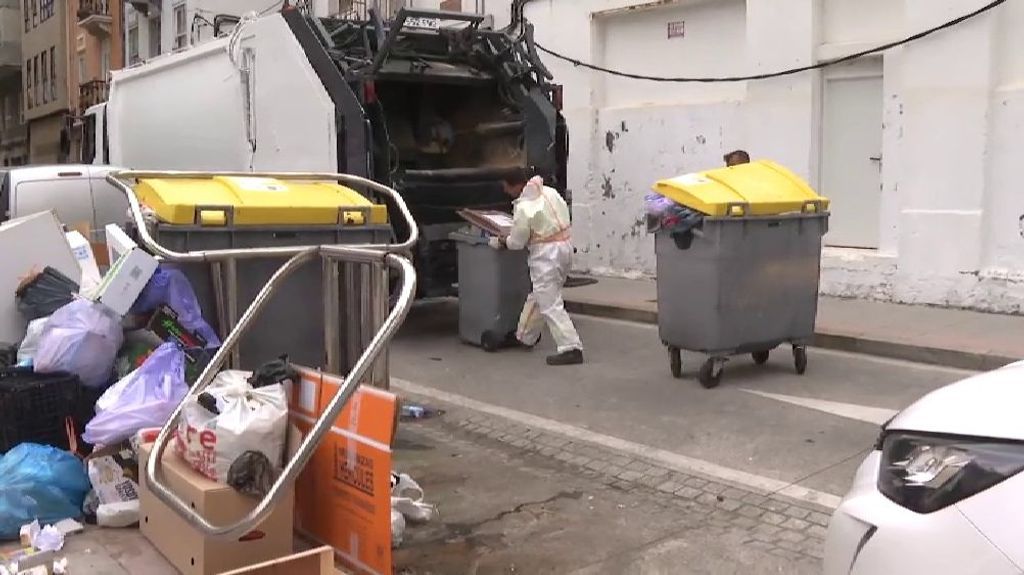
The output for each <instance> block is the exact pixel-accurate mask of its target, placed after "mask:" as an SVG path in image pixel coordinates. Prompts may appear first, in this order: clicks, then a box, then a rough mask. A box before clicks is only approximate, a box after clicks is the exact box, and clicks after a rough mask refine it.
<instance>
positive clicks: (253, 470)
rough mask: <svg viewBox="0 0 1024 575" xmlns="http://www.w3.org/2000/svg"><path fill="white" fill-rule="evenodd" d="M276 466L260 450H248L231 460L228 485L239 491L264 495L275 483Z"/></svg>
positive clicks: (254, 495) (252, 494)
mask: <svg viewBox="0 0 1024 575" xmlns="http://www.w3.org/2000/svg"><path fill="white" fill-rule="evenodd" d="M274 475H275V473H274V466H273V464H271V463H270V459H267V456H266V455H264V454H263V453H262V452H260V451H246V452H245V453H243V454H241V455H239V456H238V459H235V460H234V461H232V462H231V467H229V468H228V485H230V486H231V487H232V488H234V489H235V490H236V491H238V492H239V493H242V494H244V495H251V496H253V497H263V496H264V495H266V494H267V492H268V491H270V488H271V487H272V486H273V485H274Z"/></svg>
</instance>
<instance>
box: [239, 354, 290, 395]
mask: <svg viewBox="0 0 1024 575" xmlns="http://www.w3.org/2000/svg"><path fill="white" fill-rule="evenodd" d="M248 381H249V385H252V386H253V387H254V388H260V387H266V386H268V385H274V384H275V383H285V382H288V381H291V382H292V383H297V382H298V381H299V372H298V371H297V370H296V369H295V368H294V367H292V365H291V364H290V363H288V356H287V355H282V356H281V357H279V358H277V359H275V360H273V361H268V362H267V363H264V364H263V365H261V366H259V368H257V369H256V371H254V372H252V376H251V377H249V379H248Z"/></svg>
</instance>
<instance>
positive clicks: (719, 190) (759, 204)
mask: <svg viewBox="0 0 1024 575" xmlns="http://www.w3.org/2000/svg"><path fill="white" fill-rule="evenodd" d="M654 191H656V192H658V193H659V194H661V195H663V196H665V197H666V198H669V199H671V200H673V201H675V202H677V203H679V204H681V205H684V206H686V207H688V208H690V209H692V210H696V211H698V212H701V213H703V214H706V215H709V216H714V217H722V216H771V215H778V214H785V213H792V212H811V213H814V212H826V211H828V206H829V201H828V200H827V199H826V198H823V197H821V196H819V195H818V194H816V193H815V192H814V190H812V189H811V187H810V186H809V185H807V182H805V181H803V180H802V179H800V177H799V176H797V175H796V174H794V173H793V172H791V171H789V170H787V169H786V168H784V167H782V166H780V165H779V164H776V163H775V162H770V161H768V160H759V161H756V162H751V163H749V164H740V165H738V166H732V167H730V168H719V169H716V170H708V171H706V172H699V173H695V174H687V175H685V176H679V177H676V178H672V179H669V180H662V181H660V182H658V183H656V184H654Z"/></svg>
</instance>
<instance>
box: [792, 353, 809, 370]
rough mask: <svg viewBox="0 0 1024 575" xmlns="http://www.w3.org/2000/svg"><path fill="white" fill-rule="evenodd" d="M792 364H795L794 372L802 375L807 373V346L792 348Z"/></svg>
mask: <svg viewBox="0 0 1024 575" xmlns="http://www.w3.org/2000/svg"><path fill="white" fill-rule="evenodd" d="M793 364H794V365H795V366H796V373H797V374H798V375H803V374H805V373H807V348H806V347H803V346H798V347H794V348H793Z"/></svg>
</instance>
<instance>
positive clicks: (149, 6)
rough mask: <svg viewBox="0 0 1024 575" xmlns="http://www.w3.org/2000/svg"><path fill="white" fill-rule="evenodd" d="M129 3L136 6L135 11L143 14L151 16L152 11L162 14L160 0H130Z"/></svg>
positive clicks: (133, 6)
mask: <svg viewBox="0 0 1024 575" xmlns="http://www.w3.org/2000/svg"><path fill="white" fill-rule="evenodd" d="M128 3H129V4H131V5H132V8H135V11H136V12H138V13H139V14H142V15H143V16H149V13H150V11H152V12H153V13H154V14H156V15H158V16H159V15H160V0H128Z"/></svg>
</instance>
